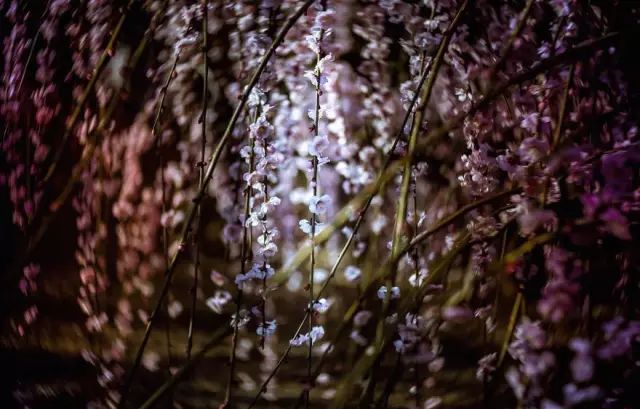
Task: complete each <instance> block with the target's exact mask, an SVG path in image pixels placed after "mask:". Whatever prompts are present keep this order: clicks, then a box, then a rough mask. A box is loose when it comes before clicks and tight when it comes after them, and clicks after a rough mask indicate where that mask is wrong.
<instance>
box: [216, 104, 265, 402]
mask: <svg viewBox="0 0 640 409" xmlns="http://www.w3.org/2000/svg"><path fill="white" fill-rule="evenodd" d="M255 117H257V109H256V114H255V115H254V122H255ZM250 146H251V154H250V155H249V170H248V171H249V173H251V172H253V169H254V166H255V164H254V161H255V150H254V148H255V139H254V138H251V142H250ZM244 192H245V193H244V217H243V219H242V241H241V243H240V275H243V274H244V273H245V272H246V271H247V261H248V260H249V257H250V253H251V242H247V240H248V237H249V228H248V227H247V220H248V219H249V214H250V212H251V197H252V196H253V188H252V187H251V184H250V183H247V186H246V187H245V190H244ZM242 298H243V291H242V283H239V284H238V294H237V295H236V300H235V303H236V315H235V318H234V321H233V337H232V340H231V352H230V354H229V376H228V379H227V388H226V390H225V396H224V402H223V404H222V405H221V408H228V407H230V405H231V403H232V394H233V383H234V374H235V369H236V355H237V354H236V353H237V349H238V331H239V329H240V311H241V307H242Z"/></svg>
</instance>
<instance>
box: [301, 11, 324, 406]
mask: <svg viewBox="0 0 640 409" xmlns="http://www.w3.org/2000/svg"><path fill="white" fill-rule="evenodd" d="M325 7H326V6H325V4H324V2H322V8H323V9H324V8H325ZM323 37H324V30H320V38H319V39H318V53H317V54H316V70H315V73H316V107H315V117H314V123H313V130H314V132H313V136H314V138H317V137H318V134H319V129H318V128H319V125H320V93H321V89H320V87H321V81H320V78H321V75H322V73H321V72H320V60H321V59H322V57H323V54H324V53H323V51H322V39H323ZM312 166H313V176H312V177H311V188H312V190H313V197H317V196H318V156H316V155H313V159H312ZM316 223H317V215H316V212H312V213H311V257H310V258H311V260H310V267H309V284H308V285H309V306H308V308H309V314H308V315H307V327H308V331H309V335H311V329H312V328H313V307H314V304H315V298H314V295H313V285H314V281H315V280H314V275H315V266H316V246H315V244H314V240H315V237H316ZM312 353H313V340H312V338H311V336H309V349H308V351H307V396H306V400H305V407H306V408H307V409H309V404H310V401H311V389H312V383H313V380H312V378H311V368H312V365H313V363H312V361H313V358H312Z"/></svg>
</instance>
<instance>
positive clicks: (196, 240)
mask: <svg viewBox="0 0 640 409" xmlns="http://www.w3.org/2000/svg"><path fill="white" fill-rule="evenodd" d="M208 14H209V13H208V0H203V1H202V61H203V69H204V74H203V78H202V112H201V114H200V119H199V121H200V124H201V134H202V135H201V136H200V141H201V144H200V160H199V162H198V163H197V167H198V169H199V176H198V189H199V190H200V189H202V186H203V185H204V167H205V166H206V164H205V156H204V155H205V149H206V147H207V108H208V102H209V58H208V52H209V45H208V40H207V37H208ZM201 212H202V207H201V206H198V210H197V215H196V226H195V228H194V232H193V253H194V260H193V285H192V286H191V291H190V292H191V311H190V315H189V330H188V333H187V359H189V358H190V357H191V350H192V349H193V331H194V323H195V319H196V303H197V300H198V276H199V274H200V230H201V226H200V223H201Z"/></svg>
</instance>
